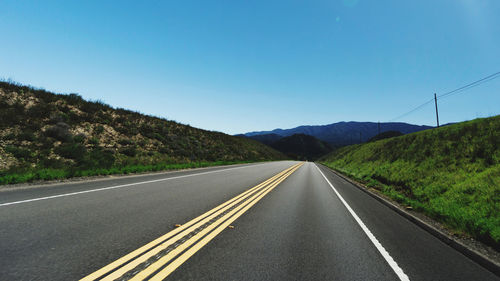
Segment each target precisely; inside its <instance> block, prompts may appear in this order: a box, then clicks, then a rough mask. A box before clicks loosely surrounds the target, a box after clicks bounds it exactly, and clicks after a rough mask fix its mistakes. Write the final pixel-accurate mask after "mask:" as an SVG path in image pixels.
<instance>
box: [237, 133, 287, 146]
mask: <svg viewBox="0 0 500 281" xmlns="http://www.w3.org/2000/svg"><path fill="white" fill-rule="evenodd" d="M238 136H242V137H247V138H249V139H253V140H256V141H258V142H261V143H263V144H265V145H271V144H272V143H274V142H276V141H278V140H280V139H282V138H283V136H280V135H277V134H265V135H254V136H245V135H238Z"/></svg>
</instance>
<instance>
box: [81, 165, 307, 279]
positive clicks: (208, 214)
mask: <svg viewBox="0 0 500 281" xmlns="http://www.w3.org/2000/svg"><path fill="white" fill-rule="evenodd" d="M299 165H301V164H300V163H299V164H296V165H293V166H292V167H290V168H288V169H285V170H284V171H282V172H280V173H278V174H276V175H275V176H273V177H271V178H269V179H267V180H266V181H264V182H262V183H260V184H258V185H257V186H255V187H252V188H250V189H249V190H247V191H245V192H243V193H241V194H240V195H238V196H236V197H234V198H232V199H230V200H228V201H226V202H224V203H222V204H220V205H218V206H217V207H215V208H213V209H211V210H210V211H207V212H205V213H204V214H202V215H200V216H198V217H196V218H195V219H192V220H191V221H189V222H187V223H185V224H184V225H182V226H181V227H178V228H176V229H174V230H172V231H170V232H168V233H167V234H165V235H163V236H161V237H159V238H157V239H155V240H153V241H152V242H150V243H148V244H146V245H144V246H142V247H140V248H139V249H137V250H134V251H132V252H131V253H129V254H127V255H125V256H123V257H122V258H120V259H118V260H116V261H114V262H112V263H110V264H108V265H107V266H105V267H103V268H101V269H99V270H97V271H95V272H94V273H92V274H90V275H88V276H86V277H84V278H82V279H81V281H89V280H96V279H99V278H101V277H102V276H104V275H106V274H108V273H109V272H112V271H113V270H115V269H116V268H118V267H120V266H122V265H124V264H126V263H127V262H129V261H131V260H133V259H134V258H136V257H138V256H141V255H142V254H144V253H146V252H148V251H150V250H152V249H154V248H156V247H158V246H159V245H163V244H164V243H166V242H167V241H166V240H167V239H169V241H170V240H172V239H173V237H174V236H175V237H177V236H179V233H189V232H191V231H192V230H190V229H196V228H197V227H198V226H196V225H199V224H200V221H207V220H206V218H207V217H215V216H213V215H214V213H217V212H219V213H221V209H224V210H227V209H228V208H230V207H229V206H234V205H235V204H237V203H239V202H241V201H242V200H245V199H246V198H248V196H249V195H251V194H252V193H254V192H255V191H256V190H258V189H260V188H263V187H265V186H267V185H268V184H270V183H272V182H273V181H275V180H276V179H279V178H280V177H281V176H283V175H285V174H287V173H288V172H289V171H291V170H292V169H294V168H296V167H298V166H299ZM204 218H205V219H204ZM182 236H184V235H182ZM134 261H135V260H134ZM129 264H132V262H131V263H129ZM129 264H127V265H126V266H123V267H122V268H120V269H119V270H117V271H119V272H121V273H124V272H126V271H125V270H124V269H123V268H127V271H128V270H129V269H132V268H134V267H135V266H131V265H130V266H129ZM134 264H138V263H136V262H135V263H134ZM122 269H123V270H122ZM120 276H121V275H119V276H117V274H114V273H112V274H110V275H109V276H106V278H105V279H104V280H108V279H111V277H114V278H113V279H115V278H117V277H120ZM108 277H110V278H108ZM111 280H112V279H111Z"/></svg>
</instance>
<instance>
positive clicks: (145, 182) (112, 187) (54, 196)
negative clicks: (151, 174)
mask: <svg viewBox="0 0 500 281" xmlns="http://www.w3.org/2000/svg"><path fill="white" fill-rule="evenodd" d="M264 164H266V163H263V164H257V165H247V166H243V167H234V168H227V169H221V170H216V171H209V172H202V173H195V174H189V175H182V176H176V177H170V178H163V179H157V180H150V181H142V182H135V183H128V184H122V185H116V186H108V187H103V188H96V189H91V190H84V191H78V192H72V193H64V194H58V195H52V196H46V197H39V198H33V199H27V200H21V201H14V202H8V203H2V204H0V207H4V206H9V205H16V204H22V203H28V202H34V201H40V200H47V199H53V198H59V197H65V196H73V195H79V194H84V193H90V192H97V191H104V190H110V189H116V188H122V187H127V186H133V185H140V184H147V183H153V182H160V181H167V180H174V179H180V178H187V177H193V176H199V175H206V174H212V173H219V172H224V171H230V170H236V169H243V168H248V167H255V166H260V165H264Z"/></svg>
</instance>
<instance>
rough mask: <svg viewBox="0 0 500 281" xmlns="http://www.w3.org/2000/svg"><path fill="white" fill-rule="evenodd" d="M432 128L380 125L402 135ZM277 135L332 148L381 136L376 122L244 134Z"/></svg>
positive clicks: (247, 134)
mask: <svg viewBox="0 0 500 281" xmlns="http://www.w3.org/2000/svg"><path fill="white" fill-rule="evenodd" d="M430 128H432V127H431V126H419V125H413V124H408V123H401V122H391V123H380V132H381V133H382V132H386V131H398V132H401V133H402V134H409V133H414V132H418V131H422V130H427V129H430ZM269 134H275V135H279V136H282V137H287V136H291V135H294V134H306V135H310V136H314V137H316V138H318V139H320V140H322V141H325V142H328V143H329V144H330V145H332V146H345V145H350V144H355V143H360V142H366V141H368V140H369V139H370V138H372V137H374V136H376V135H378V134H379V131H378V123H376V122H352V121H351V122H339V123H333V124H329V125H320V126H299V127H296V128H293V129H275V130H272V131H260V132H249V133H246V134H244V135H245V136H247V137H251V138H254V139H255V136H259V135H269Z"/></svg>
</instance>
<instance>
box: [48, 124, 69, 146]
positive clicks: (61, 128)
mask: <svg viewBox="0 0 500 281" xmlns="http://www.w3.org/2000/svg"><path fill="white" fill-rule="evenodd" d="M45 135H46V136H48V137H52V138H55V139H56V140H59V141H62V142H69V141H71V140H72V136H71V133H70V132H69V125H68V124H66V123H64V122H58V123H57V124H56V125H54V126H52V127H49V128H47V130H45Z"/></svg>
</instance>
